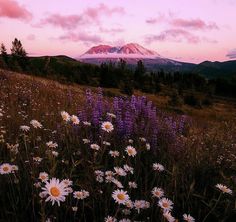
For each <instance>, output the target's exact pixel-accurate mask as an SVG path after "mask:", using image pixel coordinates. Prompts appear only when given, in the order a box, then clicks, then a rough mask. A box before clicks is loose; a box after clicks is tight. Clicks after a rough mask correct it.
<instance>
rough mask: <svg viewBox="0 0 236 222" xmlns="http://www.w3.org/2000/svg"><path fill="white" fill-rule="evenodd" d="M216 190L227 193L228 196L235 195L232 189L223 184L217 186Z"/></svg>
mask: <svg viewBox="0 0 236 222" xmlns="http://www.w3.org/2000/svg"><path fill="white" fill-rule="evenodd" d="M216 188H218V189H219V190H220V191H222V192H223V193H227V194H231V195H232V193H233V191H232V190H231V189H229V188H228V187H227V186H225V185H223V184H217V185H216Z"/></svg>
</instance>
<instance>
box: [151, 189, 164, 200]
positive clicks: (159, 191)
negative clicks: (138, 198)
mask: <svg viewBox="0 0 236 222" xmlns="http://www.w3.org/2000/svg"><path fill="white" fill-rule="evenodd" d="M152 196H153V197H157V198H161V197H163V196H164V190H163V189H162V188H157V187H154V188H153V189H152Z"/></svg>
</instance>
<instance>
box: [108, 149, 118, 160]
mask: <svg viewBox="0 0 236 222" xmlns="http://www.w3.org/2000/svg"><path fill="white" fill-rule="evenodd" d="M109 154H110V155H111V156H112V157H114V158H115V157H118V156H120V152H119V151H117V150H110V151H109Z"/></svg>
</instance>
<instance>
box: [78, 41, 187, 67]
mask: <svg viewBox="0 0 236 222" xmlns="http://www.w3.org/2000/svg"><path fill="white" fill-rule="evenodd" d="M119 59H123V60H125V61H126V62H127V63H128V64H129V65H136V63H137V61H138V60H142V61H143V62H144V64H145V65H146V67H147V68H150V69H153V68H155V69H156V68H162V67H163V66H165V67H167V66H168V67H174V69H175V70H176V67H181V66H183V65H186V64H187V63H182V62H178V61H175V60H172V59H168V58H165V57H163V56H161V55H160V54H158V53H157V52H155V51H153V50H149V49H146V48H144V47H143V46H141V45H139V44H137V43H128V44H125V45H123V46H110V45H98V46H94V47H92V48H90V49H89V50H88V51H87V52H85V53H84V54H83V55H81V56H80V57H79V58H78V60H79V61H81V62H86V63H92V64H101V63H103V62H109V61H112V62H117V61H118V60H119ZM177 69H178V68H177Z"/></svg>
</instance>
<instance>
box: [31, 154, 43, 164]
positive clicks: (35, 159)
mask: <svg viewBox="0 0 236 222" xmlns="http://www.w3.org/2000/svg"><path fill="white" fill-rule="evenodd" d="M33 160H34V161H35V162H37V163H40V162H41V161H42V160H43V158H41V157H39V156H36V157H33Z"/></svg>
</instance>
